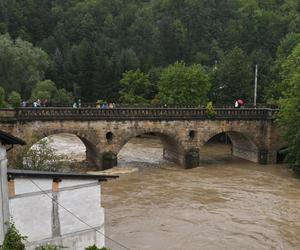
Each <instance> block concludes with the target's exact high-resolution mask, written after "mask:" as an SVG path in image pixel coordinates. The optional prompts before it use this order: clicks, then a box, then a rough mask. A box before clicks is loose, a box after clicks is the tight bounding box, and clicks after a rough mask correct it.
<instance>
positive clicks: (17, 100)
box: [8, 91, 22, 108]
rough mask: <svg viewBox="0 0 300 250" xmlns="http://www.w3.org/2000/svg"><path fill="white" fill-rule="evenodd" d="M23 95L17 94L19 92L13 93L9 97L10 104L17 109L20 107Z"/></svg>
mask: <svg viewBox="0 0 300 250" xmlns="http://www.w3.org/2000/svg"><path fill="white" fill-rule="evenodd" d="M21 101H22V99H21V95H20V94H19V93H18V92H17V91H12V92H11V93H10V95H9V97H8V103H9V104H10V105H11V106H12V107H14V108H16V107H20V104H21Z"/></svg>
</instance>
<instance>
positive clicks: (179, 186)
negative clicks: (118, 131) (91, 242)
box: [81, 138, 300, 250]
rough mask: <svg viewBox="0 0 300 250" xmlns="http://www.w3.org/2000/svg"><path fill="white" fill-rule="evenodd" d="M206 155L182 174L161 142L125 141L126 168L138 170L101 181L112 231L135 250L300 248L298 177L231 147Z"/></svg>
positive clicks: (211, 148) (207, 150)
mask: <svg viewBox="0 0 300 250" xmlns="http://www.w3.org/2000/svg"><path fill="white" fill-rule="evenodd" d="M81 154H82V152H81ZM201 154H202V156H203V158H202V164H201V166H200V167H198V168H194V169H191V170H183V169H180V168H179V167H177V166H176V165H174V164H172V163H169V162H166V161H164V160H163V159H162V146H161V144H160V141H159V140H157V139H149V138H147V139H145V138H143V139H142V138H136V139H134V140H131V141H130V142H129V143H128V144H126V145H125V147H124V148H123V149H122V151H121V152H120V154H119V156H118V157H119V162H120V165H121V166H126V167H127V169H130V168H131V167H132V168H133V169H134V168H136V167H138V169H139V170H138V171H135V172H131V173H128V174H122V175H120V178H119V179H117V180H114V181H109V182H106V183H103V185H102V205H103V207H104V208H105V209H106V210H105V211H106V222H105V226H106V234H107V235H108V236H109V237H110V238H112V239H113V240H115V241H117V242H119V243H121V244H123V245H124V246H126V247H127V248H129V249H136V250H146V249H151V250H153V249H155V250H176V249H178V250H179V249H180V250H181V249H182V250H199V249H216V250H219V249H230V250H231V249H300V233H299V232H300V213H299V211H300V179H297V178H295V176H294V175H293V174H292V172H291V171H289V170H288V169H287V168H286V167H284V166H283V165H276V166H275V165H274V166H271V165H269V166H261V165H257V164H254V163H250V162H248V161H244V160H240V159H236V158H233V157H231V156H230V148H229V147H228V146H226V145H218V144H215V145H209V146H207V147H206V148H205V149H204V150H203V151H202V152H201ZM142 162H143V163H142ZM106 245H107V246H108V247H110V248H111V249H112V250H118V249H124V248H122V247H121V246H118V245H117V244H116V243H115V242H112V241H111V240H109V239H107V240H106Z"/></svg>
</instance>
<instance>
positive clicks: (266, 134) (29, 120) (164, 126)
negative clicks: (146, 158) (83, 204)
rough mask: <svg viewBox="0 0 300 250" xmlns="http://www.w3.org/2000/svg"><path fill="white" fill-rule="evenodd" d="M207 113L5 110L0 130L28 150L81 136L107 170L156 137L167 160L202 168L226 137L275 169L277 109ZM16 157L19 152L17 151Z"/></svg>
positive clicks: (244, 154)
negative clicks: (205, 150) (213, 143)
mask: <svg viewBox="0 0 300 250" xmlns="http://www.w3.org/2000/svg"><path fill="white" fill-rule="evenodd" d="M215 111H216V113H215V114H211V115H209V114H208V113H207V111H206V109H201V108H116V109H96V108H19V109H1V110H0V130H3V131H5V132H8V133H11V134H13V135H14V136H17V137H19V138H22V139H24V140H25V141H27V143H28V144H32V143H34V140H33V138H34V139H35V141H36V140H37V139H42V138H44V137H46V136H49V135H52V134H57V133H71V134H75V135H77V136H78V137H79V138H80V139H81V140H82V142H83V143H84V145H85V146H86V157H87V160H88V162H89V164H91V165H93V166H97V168H98V169H105V168H109V167H112V166H114V165H117V155H118V152H119V151H120V150H121V148H122V147H123V146H124V145H125V144H126V143H127V142H128V141H129V140H130V139H131V138H133V137H136V136H138V135H142V134H147V133H154V134H155V135H157V136H158V137H160V139H161V141H162V143H163V146H164V156H165V158H167V159H169V160H171V161H173V162H176V163H178V164H180V165H181V166H183V167H185V168H190V167H193V166H196V165H197V164H198V163H199V157H200V156H201V148H202V147H203V146H204V145H205V143H206V142H207V141H208V140H209V139H211V138H212V137H214V136H215V135H217V134H220V133H223V132H225V133H226V134H227V135H228V136H229V138H230V139H231V141H232V154H233V155H234V156H237V157H240V158H243V159H247V160H249V161H253V162H257V163H261V164H271V163H275V162H276V155H277V151H278V150H279V149H280V148H282V145H283V144H282V143H281V142H280V139H279V135H278V129H277V127H276V124H275V123H274V116H275V113H276V111H277V110H273V109H246V108H245V109H228V108H226V109H225V108H224V109H221V108H220V109H216V110H215ZM11 152H12V153H10V155H11V156H10V157H15V156H16V154H17V152H18V150H17V149H13V150H11Z"/></svg>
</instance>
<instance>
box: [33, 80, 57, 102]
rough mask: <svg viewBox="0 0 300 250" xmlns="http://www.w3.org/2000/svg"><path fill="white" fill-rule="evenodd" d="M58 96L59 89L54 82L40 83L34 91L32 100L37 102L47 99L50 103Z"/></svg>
mask: <svg viewBox="0 0 300 250" xmlns="http://www.w3.org/2000/svg"><path fill="white" fill-rule="evenodd" d="M56 94H57V88H56V86H55V83H54V82H52V81H50V80H45V81H40V82H38V83H37V84H36V86H35V87H34V88H33V89H32V92H31V97H30V100H31V101H35V100H37V99H40V100H45V99H47V100H48V101H51V99H52V98H53V97H54V96H55V95H56Z"/></svg>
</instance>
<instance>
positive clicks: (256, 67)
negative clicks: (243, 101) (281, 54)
mask: <svg viewBox="0 0 300 250" xmlns="http://www.w3.org/2000/svg"><path fill="white" fill-rule="evenodd" d="M257 72H258V66H257V64H256V65H255V80H254V102H253V106H254V108H256V99H257Z"/></svg>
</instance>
